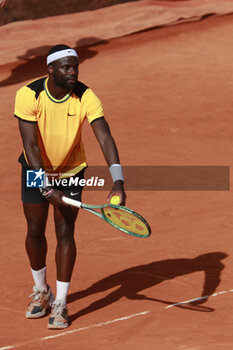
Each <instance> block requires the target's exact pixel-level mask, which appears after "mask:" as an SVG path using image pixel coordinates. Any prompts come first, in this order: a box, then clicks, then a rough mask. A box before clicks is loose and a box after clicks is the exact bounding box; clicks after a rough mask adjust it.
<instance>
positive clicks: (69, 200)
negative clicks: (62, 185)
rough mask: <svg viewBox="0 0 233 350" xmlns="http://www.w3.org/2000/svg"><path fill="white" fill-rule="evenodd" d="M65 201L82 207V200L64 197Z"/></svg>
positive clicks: (73, 205)
mask: <svg viewBox="0 0 233 350" xmlns="http://www.w3.org/2000/svg"><path fill="white" fill-rule="evenodd" d="M62 200H63V202H64V203H66V204H69V205H71V206H72V207H76V208H81V206H82V202H79V201H75V200H74V199H71V198H68V197H62Z"/></svg>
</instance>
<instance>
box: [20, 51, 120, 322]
mask: <svg viewBox="0 0 233 350" xmlns="http://www.w3.org/2000/svg"><path fill="white" fill-rule="evenodd" d="M47 68H48V77H44V78H41V79H37V80H35V81H33V82H31V83H29V84H27V85H26V86H24V87H22V88H21V89H19V90H18V91H17V94H16V101H15V112H14V114H15V117H16V118H18V122H19V130H20V134H21V137H22V142H23V148H24V150H23V153H22V154H21V156H20V158H19V162H20V163H21V164H22V202H23V209H24V214H25V217H26V220H27V237H26V251H27V254H28V257H29V261H30V267H31V272H32V277H33V279H34V284H35V285H34V287H33V295H32V300H31V302H30V304H29V306H28V307H27V310H26V317H27V318H38V317H42V316H44V315H45V314H46V311H47V309H48V308H49V307H50V305H51V314H50V317H49V321H48V328H52V329H57V328H58V329H60V328H65V327H67V326H68V325H69V317H68V310H67V306H66V299H67V294H68V289H69V285H70V280H71V275H72V270H73V266H74V262H75V259H76V246H75V241H74V226H75V221H76V218H77V214H78V209H77V208H74V207H71V206H66V205H65V204H64V203H63V201H62V196H64V194H65V196H67V197H70V198H73V199H76V200H79V201H80V200H81V193H82V187H81V186H80V185H79V183H78V182H73V183H74V185H73V186H71V187H64V186H61V185H59V186H51V185H50V183H51V177H49V175H48V179H47V181H45V182H44V184H43V186H42V187H40V188H31V187H27V184H26V181H27V174H28V173H29V172H27V171H28V170H34V173H35V174H36V177H37V178H40V177H41V176H42V174H44V173H46V174H48V173H51V171H52V172H53V173H55V174H57V176H58V177H59V176H60V177H64V176H65V178H68V179H69V178H70V177H71V176H74V177H79V179H81V178H83V176H84V171H85V168H86V166H87V164H86V159H85V152H84V147H83V144H82V139H81V129H82V125H83V123H84V121H85V120H86V119H87V120H88V122H89V123H90V124H91V126H92V129H93V131H94V134H95V136H96V138H97V140H98V142H99V145H100V148H101V150H102V152H103V154H104V157H105V159H106V162H107V165H108V166H109V170H110V173H111V176H112V179H113V188H112V191H111V192H110V194H109V196H108V201H109V200H110V199H111V197H112V196H113V195H118V196H119V197H120V202H121V203H120V204H122V205H124V203H125V197H126V196H125V191H124V177H123V172H122V167H121V165H120V161H119V156H118V151H117V147H116V144H115V142H114V139H113V138H112V136H111V133H110V129H109V126H108V123H107V121H106V120H105V118H104V112H103V107H102V103H101V101H100V100H99V98H98V97H97V96H96V95H95V94H94V92H93V91H92V90H91V89H90V88H89V87H88V86H86V85H85V84H83V83H81V82H80V81H78V68H79V60H78V55H77V53H76V51H75V50H73V49H72V48H70V47H69V46H66V45H56V46H54V47H53V48H51V49H50V51H49V53H48V56H47ZM58 174H59V175H58ZM62 174H63V175H62ZM49 181H50V182H49ZM49 204H52V205H53V208H54V221H55V230H56V237H57V247H56V269H57V281H56V297H54V295H53V293H52V291H51V289H50V287H49V285H48V284H47V281H46V252H47V242H46V237H45V227H46V221H47V216H48V209H49Z"/></svg>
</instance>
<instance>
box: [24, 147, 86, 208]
mask: <svg viewBox="0 0 233 350" xmlns="http://www.w3.org/2000/svg"><path fill="white" fill-rule="evenodd" d="M19 163H20V164H21V165H22V173H21V199H22V202H23V203H28V204H39V203H43V202H45V201H47V199H46V198H44V197H43V196H42V195H41V193H40V190H39V188H34V187H27V185H26V179H27V175H26V172H27V170H30V168H29V166H28V164H27V162H26V160H25V157H24V155H23V153H22V154H21V155H20V157H19ZM84 172H85V169H83V170H81V171H80V172H79V173H78V174H76V175H74V176H73V179H76V178H79V181H80V180H81V179H83V178H84ZM67 180H69V178H67ZM79 181H77V185H76V182H75V183H74V184H72V185H71V186H62V185H56V184H55V185H54V186H53V188H54V189H56V190H59V191H62V192H64V195H65V196H66V197H69V198H72V199H75V200H77V201H81V199H82V190H83V186H80V185H79Z"/></svg>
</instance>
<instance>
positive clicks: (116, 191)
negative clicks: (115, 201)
mask: <svg viewBox="0 0 233 350" xmlns="http://www.w3.org/2000/svg"><path fill="white" fill-rule="evenodd" d="M113 196H119V198H120V202H119V205H125V201H126V193H125V189H124V182H123V181H121V180H118V181H115V183H114V185H113V188H112V190H111V192H110V193H109V195H108V199H107V202H108V203H109V202H110V200H111V198H112V197H113Z"/></svg>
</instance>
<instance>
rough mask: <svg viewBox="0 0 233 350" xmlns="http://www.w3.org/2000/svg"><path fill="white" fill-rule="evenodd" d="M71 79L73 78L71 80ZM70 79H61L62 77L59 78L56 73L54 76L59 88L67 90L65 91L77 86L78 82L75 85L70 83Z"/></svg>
mask: <svg viewBox="0 0 233 350" xmlns="http://www.w3.org/2000/svg"><path fill="white" fill-rule="evenodd" d="M69 79H71V78H69ZM69 79H67V78H61V77H59V76H57V75H56V73H54V75H53V80H54V82H55V84H56V85H57V86H59V87H61V88H62V89H65V90H70V89H74V88H75V86H76V80H75V83H68V80H69ZM72 79H73V78H72Z"/></svg>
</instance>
